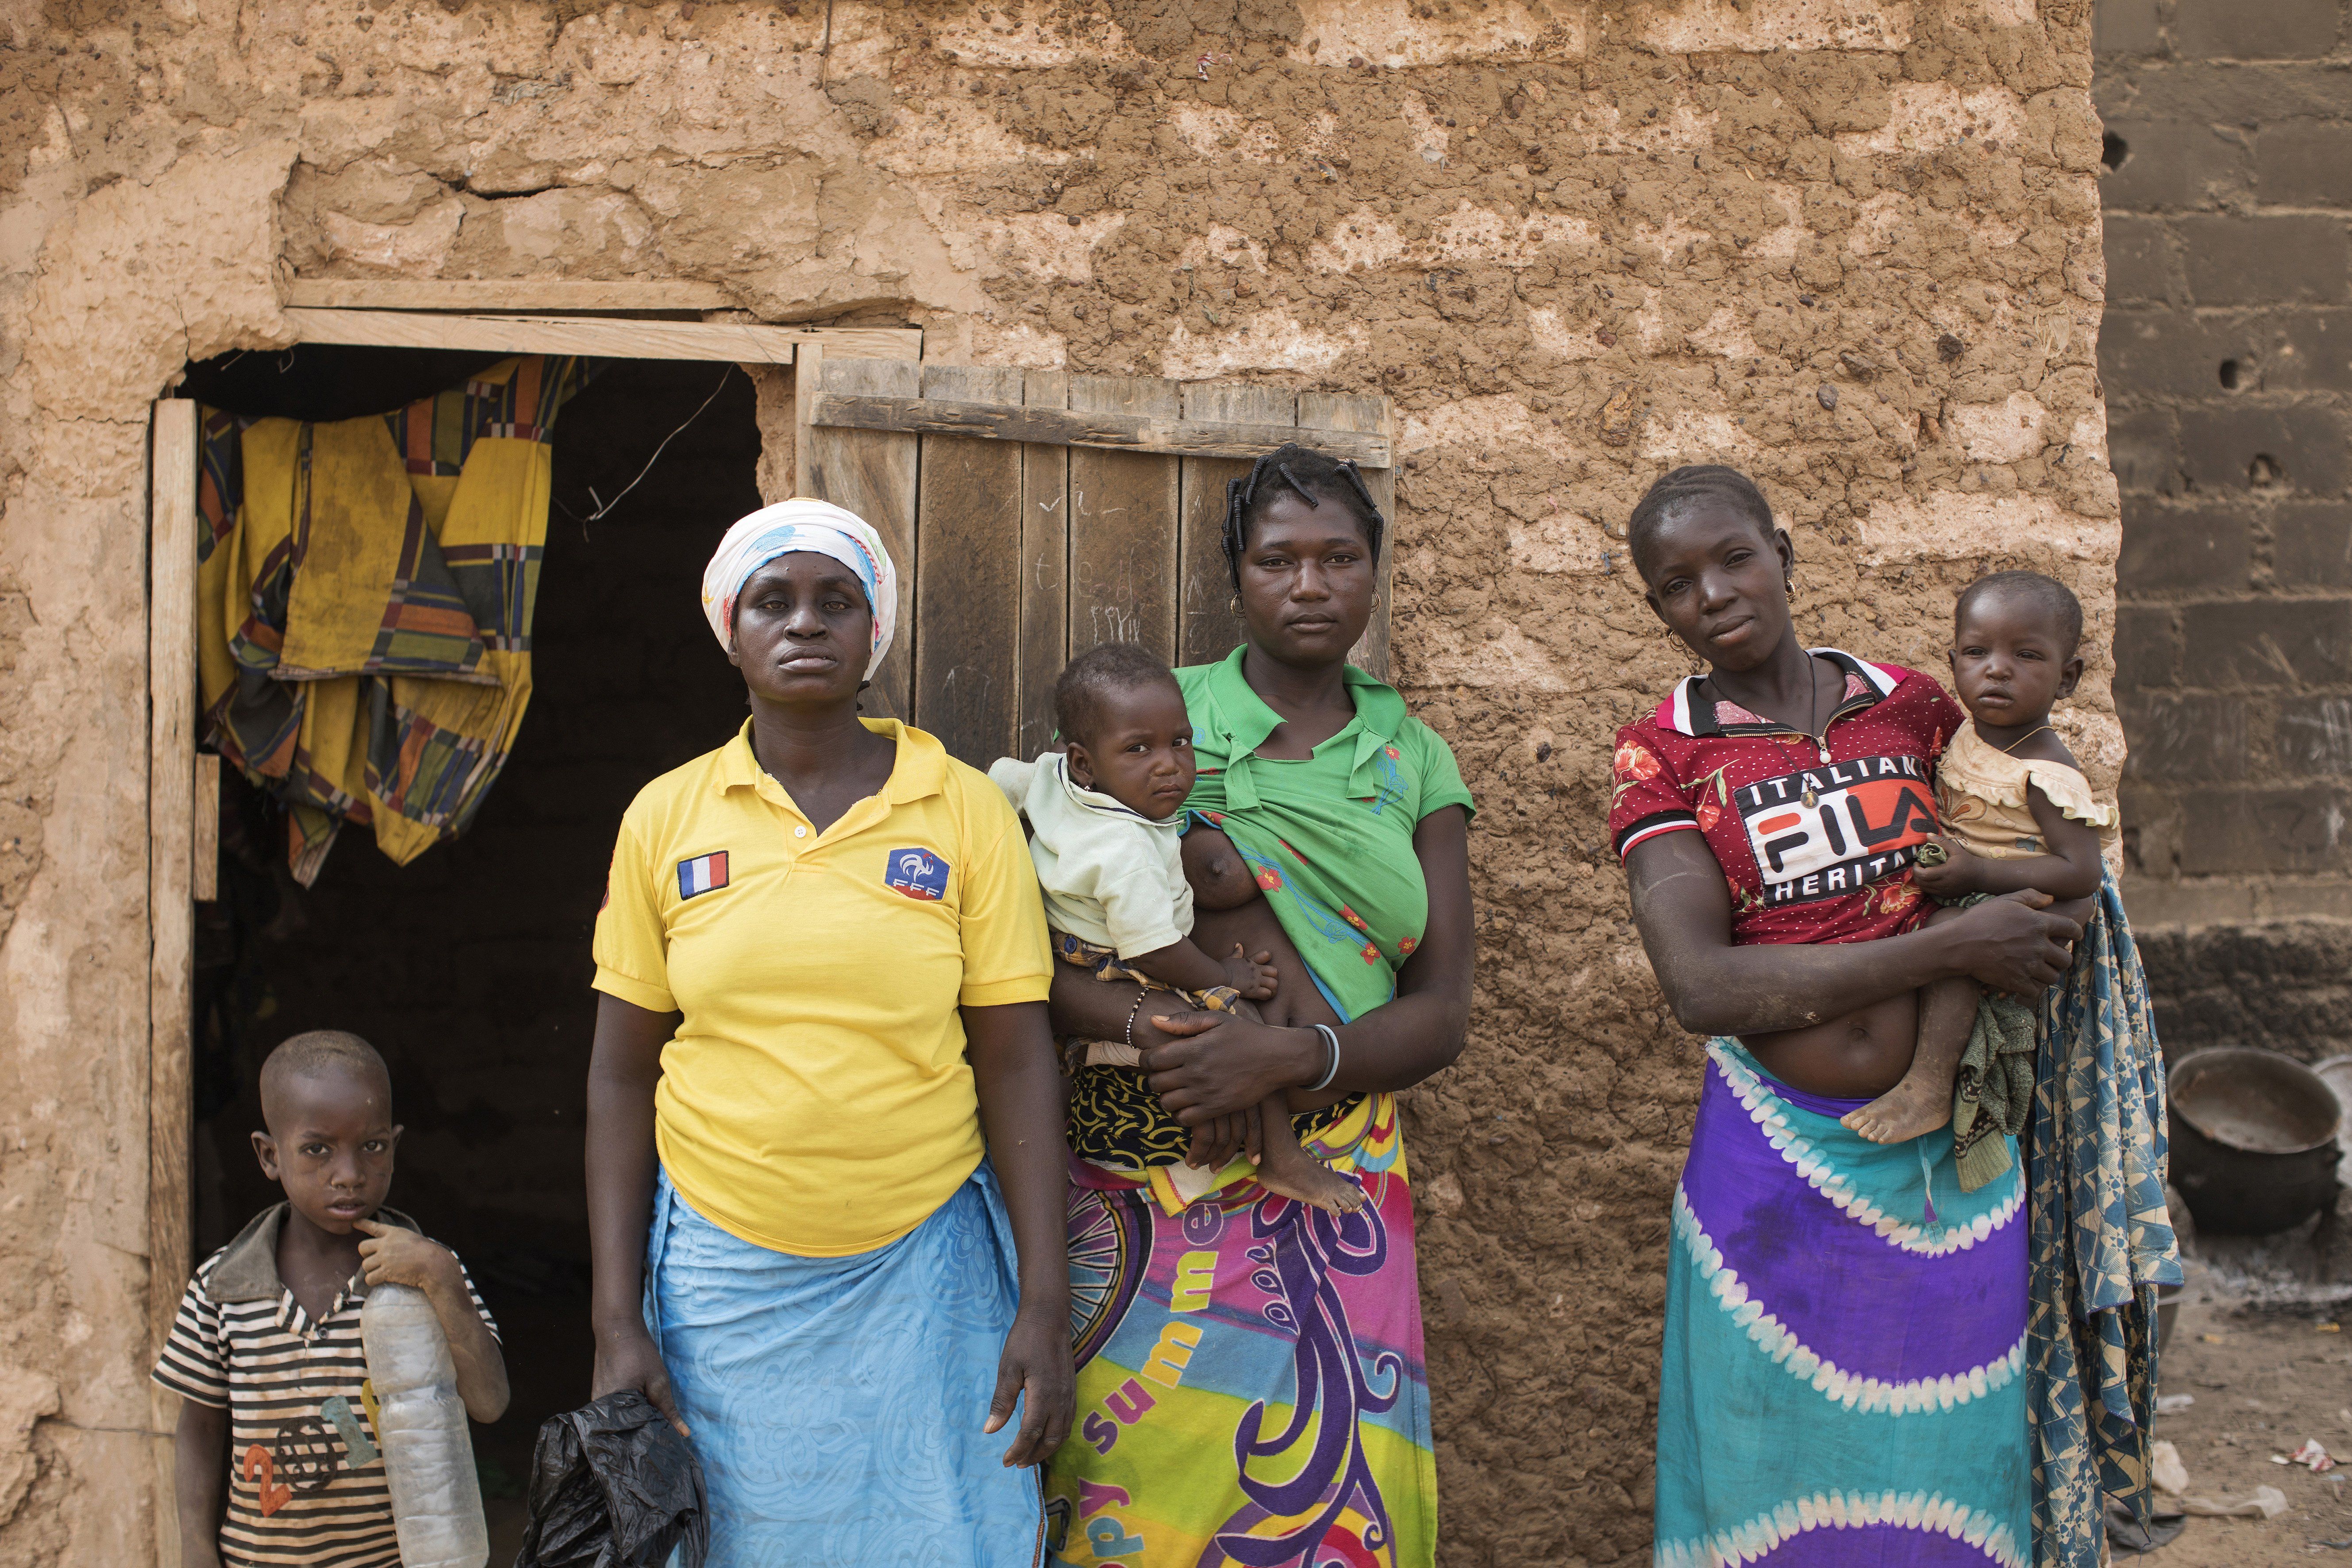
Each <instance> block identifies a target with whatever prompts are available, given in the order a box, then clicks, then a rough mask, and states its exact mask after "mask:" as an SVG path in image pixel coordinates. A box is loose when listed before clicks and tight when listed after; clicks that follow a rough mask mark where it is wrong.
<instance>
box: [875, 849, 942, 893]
mask: <svg viewBox="0 0 2352 1568" xmlns="http://www.w3.org/2000/svg"><path fill="white" fill-rule="evenodd" d="M883 877H884V879H885V880H887V882H888V883H889V885H890V886H891V887H892V888H894V889H897V890H898V891H899V892H902V893H904V894H906V895H907V896H908V898H910V899H920V900H923V901H924V902H925V903H937V902H938V901H939V900H941V899H944V898H946V897H947V896H948V863H947V862H946V861H944V860H942V859H940V858H939V857H938V856H936V855H934V854H932V853H931V852H930V851H929V850H928V849H893V850H891V851H890V856H889V858H888V859H887V860H886V861H884V862H883Z"/></svg>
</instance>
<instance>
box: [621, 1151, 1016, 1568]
mask: <svg viewBox="0 0 2352 1568" xmlns="http://www.w3.org/2000/svg"><path fill="white" fill-rule="evenodd" d="M1014 1256H1015V1255H1014V1252H1013V1226H1012V1221H1011V1219H1010V1218H1009V1217H1008V1216H1007V1215H1006V1214H1005V1211H1004V1200H1003V1195H1002V1194H1000V1193H999V1191H998V1189H997V1184H996V1176H995V1173H994V1172H993V1171H992V1170H991V1169H990V1167H989V1165H988V1163H987V1162H985V1161H982V1163H981V1165H980V1167H979V1168H978V1169H977V1170H975V1171H974V1172H973V1173H972V1175H971V1180H970V1181H969V1182H966V1183H965V1184H963V1185H962V1186H961V1187H960V1188H958V1189H957V1191H956V1194H955V1195H954V1196H953V1197H950V1199H949V1200H948V1201H947V1202H946V1203H944V1204H942V1205H940V1207H939V1208H938V1210H937V1211H935V1212H934V1213H933V1214H932V1215H931V1216H930V1217H929V1219H927V1220H925V1221H924V1222H923V1223H922V1224H921V1225H919V1226H916V1227H915V1228H914V1229H913V1230H912V1231H910V1232H908V1234H907V1235H905V1236H903V1237H899V1238H898V1240H897V1241H894V1242H891V1243H890V1244H889V1245H887V1247H877V1248H876V1249H874V1250H873V1251H871V1252H861V1253H858V1254H856V1255H855V1256H853V1257H848V1258H800V1257H795V1256H794V1255H793V1254H791V1253H785V1252H774V1251H771V1250H770V1249H768V1248H767V1247H756V1246H753V1245H752V1244H751V1243H750V1242H748V1241H743V1240H740V1239H739V1238H738V1237H733V1236H730V1235H729V1234H728V1233H727V1232H725V1231H723V1230H721V1229H719V1227H718V1226H715V1225H713V1224H711V1223H710V1221H709V1220H708V1219H705V1218H704V1217H703V1216H702V1215H699V1214H698V1213H696V1212H695V1211H694V1209H693V1208H691V1207H690V1206H688V1204H687V1203H686V1201H685V1200H684V1199H683V1198H682V1197H680V1196H679V1195H678V1194H677V1189H676V1188H674V1187H673V1186H672V1185H671V1184H670V1180H669V1175H668V1173H667V1172H664V1173H662V1175H661V1178H660V1181H659V1183H658V1184H657V1185H656V1190H655V1194H654V1216H653V1227H652V1230H651V1233H650V1235H649V1236H648V1237H647V1241H646V1327H647V1328H648V1329H650V1330H651V1331H653V1336H654V1342H655V1343H656V1345H658V1346H659V1347H660V1349H661V1354H662V1362H663V1364H664V1365H665V1366H666V1367H667V1369H668V1371H669V1380H670V1388H671V1391H672V1393H673V1394H674V1395H675V1396H676V1398H677V1408H678V1414H679V1415H683V1416H684V1417H685V1418H686V1422H687V1425H688V1426H690V1427H692V1428H693V1439H692V1440H693V1444H694V1451H695V1454H696V1456H697V1458H699V1459H700V1460H701V1462H702V1468H703V1473H704V1476H705V1479H706V1480H707V1482H708V1485H709V1494H710V1515H711V1518H710V1557H709V1564H710V1568H834V1565H838V1568H853V1565H854V1568H899V1565H901V1564H903V1565H905V1568H916V1565H918V1564H919V1565H920V1568H1032V1565H1034V1564H1035V1563H1037V1562H1038V1561H1039V1557H1040V1552H1041V1550H1042V1542H1043V1534H1044V1526H1045V1512H1044V1508H1043V1502H1042V1497H1041V1493H1040V1491H1039V1485H1038V1472H1037V1471H1036V1470H1034V1469H1007V1468H1004V1466H1003V1462H1002V1459H1003V1451H1004V1449H1005V1447H1007V1446H1008V1445H1010V1444H1011V1442H1012V1441H1013V1434H1014V1433H1015V1432H1016V1431H1017V1430H1018V1428H1019V1426H1020V1413H1019V1411H1018V1410H1017V1409H1016V1410H1015V1412H1014V1415H1013V1421H1012V1422H1011V1423H1010V1424H1008V1425H1007V1426H1005V1427H1003V1428H1002V1429H1001V1430H999V1431H997V1432H996V1433H994V1434H993V1435H992V1436H982V1432H981V1427H982V1426H983V1425H984V1424H985V1423H986V1422H987V1420H988V1405H989V1400H990V1399H991V1398H992V1396H993V1394H994V1393H995V1388H996V1368H997V1361H998V1357H999V1356H1000V1354H1001V1353H1002V1352H1003V1348H1004V1336H1005V1334H1006V1332H1007V1331H1009V1330H1010V1329H1011V1328H1012V1326H1013V1310H1014V1307H1015V1305H1016V1304H1017V1301H1018V1277H1017V1274H1016V1272H1015V1265H1014Z"/></svg>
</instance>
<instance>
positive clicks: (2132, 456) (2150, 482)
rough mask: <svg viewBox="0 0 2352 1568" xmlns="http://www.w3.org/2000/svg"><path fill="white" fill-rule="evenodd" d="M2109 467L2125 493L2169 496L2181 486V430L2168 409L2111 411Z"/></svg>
mask: <svg viewBox="0 0 2352 1568" xmlns="http://www.w3.org/2000/svg"><path fill="white" fill-rule="evenodd" d="M2107 467H2109V468H2113V469H2114V470H2115V472H2116V484H2117V485H2119V486H2121V487H2122V488H2123V490H2124V493H2125V494H2126V495H2134V494H2138V495H2146V494H2149V493H2156V494H2163V495H2170V494H2172V493H2173V492H2174V491H2175V490H2177V489H2179V473H2180V432H2179V425H2178V422H2177V421H2176V420H2175V419H2174V417H2173V413H2172V410H2170V409H2169V408H2131V409H2123V410H2112V409H2111V410H2110V411H2109V412H2108V415H2107Z"/></svg>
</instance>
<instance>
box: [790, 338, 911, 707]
mask: <svg viewBox="0 0 2352 1568" xmlns="http://www.w3.org/2000/svg"><path fill="white" fill-rule="evenodd" d="M816 370H817V373H818V374H817V376H815V377H812V378H809V379H810V381H811V383H812V385H811V386H810V390H811V391H814V392H815V393H816V394H817V395H819V396H823V395H826V394H830V393H842V394H846V395H852V396H871V397H908V398H911V397H919V396H920V395H921V394H922V390H923V367H922V366H921V365H919V364H918V363H915V362H913V361H912V360H879V359H838V358H835V357H833V356H832V355H827V356H825V357H824V360H823V361H822V363H820V364H818V365H817V366H816ZM794 379H795V382H796V383H797V382H798V381H799V380H800V378H799V377H797V376H795V378H794ZM802 395H803V393H802V392H801V391H800V389H799V387H798V386H797V385H796V386H795V389H794V396H795V399H797V398H798V397H800V396H802ZM803 435H804V436H805V437H807V438H806V439H805V440H803V442H802V443H801V451H802V452H803V453H805V454H806V456H805V457H804V458H802V459H801V460H802V461H803V462H804V463H805V464H806V470H805V483H804V485H803V489H802V492H801V493H803V495H811V496H815V497H816V498H818V499H819V500H829V501H831V502H833V503H834V504H835V506H841V507H846V508H848V509H849V510H851V511H854V512H856V514H857V515H858V516H860V517H862V518H864V519H865V520H866V521H867V522H869V523H871V524H872V525H873V527H874V530H875V531H876V532H877V533H879V534H881V536H882V543H883V545H884V547H885V548H886V549H887V550H888V551H889V552H890V559H891V561H892V562H893V563H896V565H897V566H898V637H897V638H896V640H894V641H893V642H892V644H891V646H890V654H889V657H888V658H886V659H884V660H883V662H882V668H879V669H877V670H876V671H875V672H874V682H873V685H872V686H871V687H870V688H869V689H867V691H866V699H865V707H866V713H867V714H868V715H869V716H871V717H874V718H896V719H906V718H908V717H909V716H910V715H911V714H912V712H913V705H912V702H911V698H912V696H913V691H912V687H913V684H914V682H913V673H914V668H915V650H916V643H917V641H918V640H919V639H918V637H917V628H916V626H915V582H916V577H917V574H919V572H920V571H921V569H922V562H921V559H920V555H919V549H918V543H917V541H916V538H915V480H916V475H917V472H918V465H919V462H920V460H921V459H920V455H919V449H918V448H919V441H920V437H916V436H913V435H911V434H907V433H903V432H898V431H886V430H845V429H835V428H828V427H825V426H808V427H806V428H805V429H804V431H803Z"/></svg>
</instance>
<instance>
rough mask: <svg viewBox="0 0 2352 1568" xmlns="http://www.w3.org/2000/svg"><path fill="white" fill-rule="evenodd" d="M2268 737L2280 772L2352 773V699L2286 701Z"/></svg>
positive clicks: (2330, 774)
mask: <svg viewBox="0 0 2352 1568" xmlns="http://www.w3.org/2000/svg"><path fill="white" fill-rule="evenodd" d="M2129 732H2130V731H2129V727H2128V726H2126V734H2128V733H2129ZM2272 735H2273V742H2272V743H2273V745H2274V746H2275V747H2276V754H2277V756H2278V763H2279V767H2280V768H2281V769H2282V770H2283V771H2284V772H2286V773H2306V774H2307V773H2318V774H2322V775H2325V776H2327V777H2331V778H2342V777H2344V776H2345V775H2346V774H2347V773H2352V697H2321V698H2316V699H2314V700H2308V701H2297V700H2294V699H2292V698H2290V699H2288V700H2287V703H2286V706H2285V707H2284V709H2283V710H2281V711H2280V713H2279V716H2278V725H2277V728H2276V729H2275V730H2273V732H2272Z"/></svg>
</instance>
